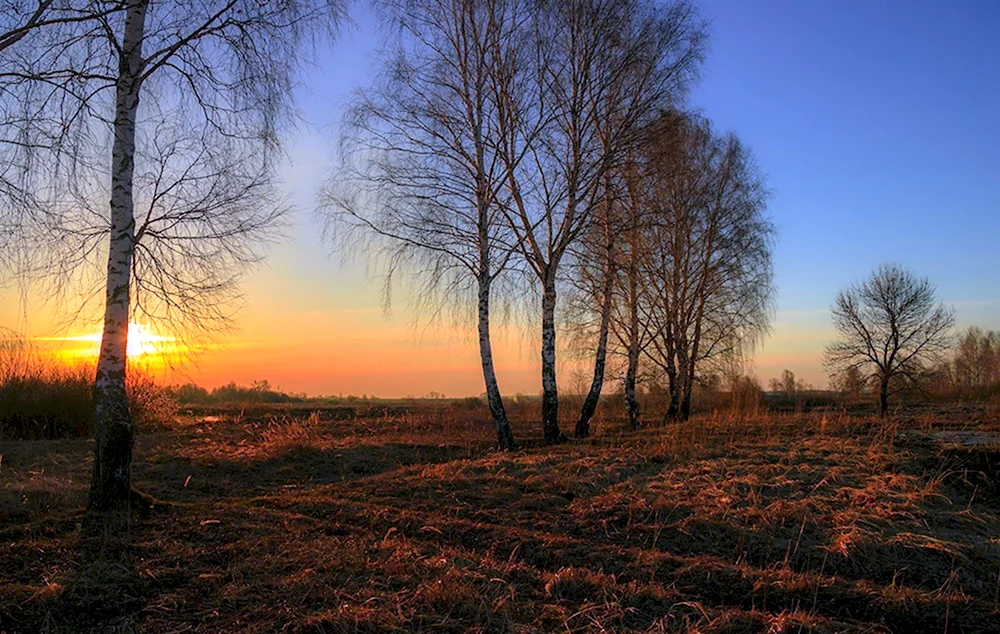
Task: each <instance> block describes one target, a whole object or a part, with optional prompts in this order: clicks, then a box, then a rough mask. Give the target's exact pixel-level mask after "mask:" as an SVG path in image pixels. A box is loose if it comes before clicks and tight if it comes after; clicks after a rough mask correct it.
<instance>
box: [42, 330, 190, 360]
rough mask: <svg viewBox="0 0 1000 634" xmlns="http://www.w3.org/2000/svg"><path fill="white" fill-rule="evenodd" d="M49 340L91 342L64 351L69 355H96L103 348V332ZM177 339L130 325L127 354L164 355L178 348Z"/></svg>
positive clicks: (140, 355)
mask: <svg viewBox="0 0 1000 634" xmlns="http://www.w3.org/2000/svg"><path fill="white" fill-rule="evenodd" d="M49 341H66V342H79V343H81V344H90V345H86V346H85V347H80V348H77V349H75V350H67V351H64V352H65V354H67V355H68V356H75V357H96V356H97V355H98V354H99V353H100V349H101V333H99V332H97V333H93V334H89V335H79V336H76V337H54V338H52V339H49ZM176 342H177V339H176V338H175V337H168V336H164V335H157V334H155V333H153V332H152V330H150V328H149V326H147V325H145V324H129V325H128V348H126V354H127V355H128V358H130V359H133V360H135V359H140V358H143V357H147V358H148V357H152V356H162V355H165V354H170V353H172V352H175V351H176V350H177V347H178V345H177V343H176Z"/></svg>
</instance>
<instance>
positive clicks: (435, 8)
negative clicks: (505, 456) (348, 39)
mask: <svg viewBox="0 0 1000 634" xmlns="http://www.w3.org/2000/svg"><path fill="white" fill-rule="evenodd" d="M383 9H385V10H386V11H387V12H388V15H389V17H390V20H391V24H392V37H393V39H394V42H395V44H394V45H393V46H392V47H391V48H390V49H389V50H388V51H386V52H385V54H384V57H383V67H384V68H385V69H386V70H385V71H384V74H383V75H382V76H381V77H380V78H378V80H377V81H376V84H375V85H374V86H373V87H372V88H371V89H370V90H368V91H366V92H364V93H362V94H361V95H360V97H359V98H358V100H357V102H356V103H355V104H354V106H353V108H352V110H351V112H350V119H349V121H348V124H349V133H348V134H349V136H348V137H347V139H346V143H345V152H344V154H345V156H348V155H350V156H354V157H357V158H358V160H356V161H354V162H353V163H349V164H348V165H347V170H346V171H345V172H343V173H339V174H338V175H337V177H336V180H337V184H336V185H334V186H332V187H330V188H328V189H327V190H326V192H325V194H324V203H325V207H326V210H327V212H328V216H327V219H328V220H333V221H335V222H334V223H333V224H329V225H328V227H329V229H330V230H331V232H332V233H333V234H334V235H338V234H339V237H340V239H341V241H347V242H353V241H355V240H356V239H357V238H358V237H360V238H361V239H362V240H364V239H369V244H370V247H371V249H370V255H372V256H373V257H374V258H375V259H376V260H380V261H381V262H382V263H383V264H385V265H386V267H387V270H388V271H390V275H391V274H392V273H393V272H396V271H399V270H406V271H407V272H408V273H410V274H414V275H415V276H416V277H417V278H418V279H420V280H421V281H422V283H423V296H424V298H425V300H428V299H431V300H432V301H441V302H443V303H452V304H454V305H455V306H457V307H458V308H459V310H461V309H462V308H463V307H464V306H466V305H467V303H466V302H467V300H468V299H469V298H470V295H471V300H472V302H473V303H474V305H475V306H476V314H477V338H478V344H479V356H480V362H481V366H482V373H483V380H484V383H485V387H486V396H487V400H488V403H489V408H490V413H491V415H492V418H493V423H494V426H495V428H496V434H497V445H498V446H499V447H500V448H501V449H512V448H513V447H514V436H513V433H512V431H511V428H510V424H509V422H508V420H507V413H506V411H505V408H504V403H503V399H502V397H501V393H500V388H499V385H498V383H497V376H496V369H495V367H494V361H493V347H492V340H491V330H490V327H491V316H492V305H493V299H494V295H495V294H496V293H495V291H496V288H497V285H498V284H500V283H502V282H503V276H504V275H505V274H507V273H508V268H509V267H508V264H509V263H510V261H511V256H512V254H513V253H514V244H513V241H514V239H515V236H514V235H513V232H512V231H511V230H510V229H509V228H508V227H507V226H506V225H505V224H504V223H503V221H502V215H501V209H502V208H503V206H504V205H505V204H506V203H505V201H504V200H503V199H502V198H503V196H504V194H503V190H502V187H501V185H502V178H501V176H502V171H501V165H500V161H499V157H498V154H497V149H496V147H497V134H498V121H497V108H496V100H495V98H494V95H493V93H492V82H491V77H492V73H493V72H494V70H495V69H496V68H497V67H498V66H502V65H503V64H504V61H503V60H501V59H497V57H496V56H497V55H498V52H502V51H504V50H506V49H507V48H508V47H509V42H507V40H508V39H509V38H511V37H513V35H514V31H515V28H514V27H515V25H516V24H517V23H518V21H520V20H523V19H525V9H526V7H525V6H524V3H521V2H517V1H512V0H479V1H474V0H428V1H426V2H410V1H407V0H400V1H390V2H385V3H384V4H383ZM359 234H360V236H359ZM389 284H390V285H391V280H389ZM387 288H389V286H387Z"/></svg>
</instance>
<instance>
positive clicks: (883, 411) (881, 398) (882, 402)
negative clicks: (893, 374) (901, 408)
mask: <svg viewBox="0 0 1000 634" xmlns="http://www.w3.org/2000/svg"><path fill="white" fill-rule="evenodd" d="M878 406H879V414H880V415H881V416H882V418H885V417H886V415H887V414H888V413H889V381H888V379H883V380H882V381H880V382H879V389H878Z"/></svg>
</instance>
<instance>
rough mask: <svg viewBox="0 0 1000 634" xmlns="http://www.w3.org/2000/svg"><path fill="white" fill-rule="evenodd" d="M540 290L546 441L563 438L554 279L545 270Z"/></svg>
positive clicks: (543, 414) (549, 272)
mask: <svg viewBox="0 0 1000 634" xmlns="http://www.w3.org/2000/svg"><path fill="white" fill-rule="evenodd" d="M543 286H544V289H543V291H542V431H543V433H544V434H545V441H546V442H559V441H560V440H562V439H563V435H562V433H561V432H560V431H559V391H558V387H557V386H556V320H555V314H556V280H555V274H554V273H552V272H551V270H550V271H547V272H546V275H545V280H544V283H543Z"/></svg>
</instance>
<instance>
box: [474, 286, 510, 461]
mask: <svg viewBox="0 0 1000 634" xmlns="http://www.w3.org/2000/svg"><path fill="white" fill-rule="evenodd" d="M479 358H480V360H481V361H482V364H483V380H484V381H485V382H486V400H487V402H488V403H489V406H490V414H491V415H492V416H493V424H494V426H495V427H496V430H497V447H498V448H499V449H501V450H503V451H509V450H511V449H514V448H515V443H514V434H513V432H512V431H511V429H510V422H509V421H508V420H507V411H506V409H505V408H504V406H503V398H502V397H501V396H500V386H499V385H498V384H497V375H496V370H495V369H494V367H493V346H492V344H491V343H490V278H489V276H488V275H486V276H481V277H480V278H479Z"/></svg>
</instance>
